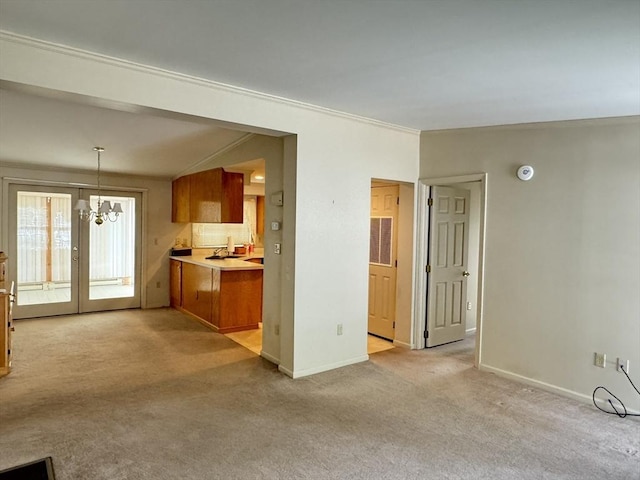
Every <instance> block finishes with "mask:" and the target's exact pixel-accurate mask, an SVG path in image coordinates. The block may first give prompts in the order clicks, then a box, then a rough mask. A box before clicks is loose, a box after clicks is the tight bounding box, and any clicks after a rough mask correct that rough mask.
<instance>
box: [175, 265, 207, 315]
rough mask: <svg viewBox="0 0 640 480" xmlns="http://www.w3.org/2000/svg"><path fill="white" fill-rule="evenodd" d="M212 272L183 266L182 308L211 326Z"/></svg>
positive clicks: (193, 266)
mask: <svg viewBox="0 0 640 480" xmlns="http://www.w3.org/2000/svg"><path fill="white" fill-rule="evenodd" d="M211 272H212V270H211V269H210V268H207V267H201V266H199V265H194V264H191V263H183V264H182V308H183V309H184V310H186V311H187V312H189V313H191V314H193V315H195V316H196V317H198V318H199V319H201V320H204V321H205V322H207V323H208V324H211V297H212V282H211V277H212V274H211Z"/></svg>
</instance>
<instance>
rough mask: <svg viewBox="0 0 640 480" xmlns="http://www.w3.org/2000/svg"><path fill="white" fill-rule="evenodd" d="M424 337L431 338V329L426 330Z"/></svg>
mask: <svg viewBox="0 0 640 480" xmlns="http://www.w3.org/2000/svg"><path fill="white" fill-rule="evenodd" d="M424 338H425V339H427V338H429V330H425V331H424Z"/></svg>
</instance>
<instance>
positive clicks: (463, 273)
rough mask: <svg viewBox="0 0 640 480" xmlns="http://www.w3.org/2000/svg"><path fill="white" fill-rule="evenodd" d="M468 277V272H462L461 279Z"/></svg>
mask: <svg viewBox="0 0 640 480" xmlns="http://www.w3.org/2000/svg"><path fill="white" fill-rule="evenodd" d="M469 275H471V274H470V273H469V272H467V271H466V270H465V271H464V272H462V276H463V277H468V276H469Z"/></svg>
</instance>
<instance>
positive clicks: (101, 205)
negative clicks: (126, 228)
mask: <svg viewBox="0 0 640 480" xmlns="http://www.w3.org/2000/svg"><path fill="white" fill-rule="evenodd" d="M93 150H94V151H95V152H98V210H97V211H95V210H93V209H92V208H91V205H90V204H89V201H88V200H84V199H82V198H81V199H79V200H78V202H77V203H76V206H75V208H74V210H78V211H79V213H80V220H83V221H85V222H90V221H91V220H93V219H95V220H94V221H95V222H96V225H102V224H103V223H104V221H105V220H109V221H110V222H115V221H116V220H118V215H120V214H121V213H124V212H123V211H122V206H121V205H120V202H116V203H114V204H113V206H111V202H110V201H109V200H105V201H102V198H101V196H100V193H101V191H100V153H102V152H104V148H102V147H93Z"/></svg>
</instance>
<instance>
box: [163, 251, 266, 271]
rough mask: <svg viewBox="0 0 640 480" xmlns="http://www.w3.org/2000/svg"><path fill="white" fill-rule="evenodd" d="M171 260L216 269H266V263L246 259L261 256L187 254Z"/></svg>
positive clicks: (172, 257)
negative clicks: (215, 258) (208, 258)
mask: <svg viewBox="0 0 640 480" xmlns="http://www.w3.org/2000/svg"><path fill="white" fill-rule="evenodd" d="M169 258H170V259H171V260H177V261H179V262H184V263H191V264H193V265H199V266H201V267H206V268H211V269H215V270H223V271H233V270H264V265H261V264H259V263H254V262H249V261H247V260H246V259H249V258H261V257H249V256H247V257H243V258H246V259H244V260H243V258H227V259H224V260H207V259H206V258H205V256H195V255H190V256H189V255H185V256H177V257H174V256H171V257H169Z"/></svg>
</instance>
